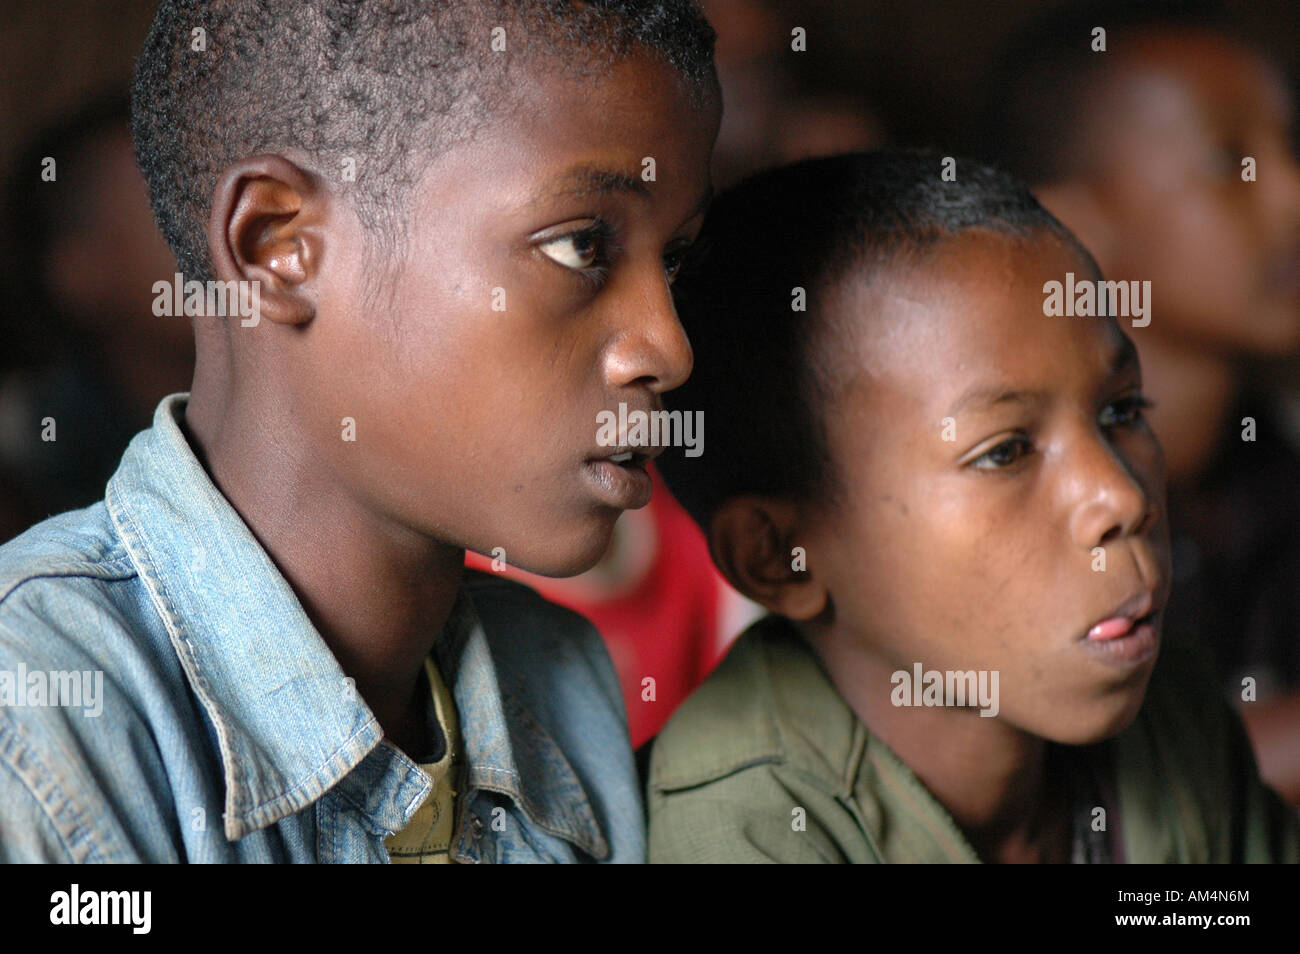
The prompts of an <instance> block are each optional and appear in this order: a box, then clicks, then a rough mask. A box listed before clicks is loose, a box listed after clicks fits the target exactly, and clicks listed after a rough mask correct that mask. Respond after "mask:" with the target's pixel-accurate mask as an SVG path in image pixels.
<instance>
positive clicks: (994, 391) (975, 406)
mask: <svg viewBox="0 0 1300 954" xmlns="http://www.w3.org/2000/svg"><path fill="white" fill-rule="evenodd" d="M1047 396H1048V395H1047V392H1046V391H1016V390H1011V389H1008V388H1005V387H1002V386H998V385H994V386H992V387H989V386H988V385H976V386H974V387H972V388H970V389H968V390H967V391H966V392H965V393H964V394H962V396H961V397H959V398H958V399H957V403H956V404H954V405H953V406H952V407H951V408H950V409H949V411H948V414H947V416H948V417H956V416H957V415H958V414H959V413H960V412H961V411H962V410H964V409H966V408H968V407H969V408H970V409H971V410H974V411H987V410H989V409H990V408H994V407H997V406H998V405H999V404H1041V403H1043V402H1045V401H1046V400H1047Z"/></svg>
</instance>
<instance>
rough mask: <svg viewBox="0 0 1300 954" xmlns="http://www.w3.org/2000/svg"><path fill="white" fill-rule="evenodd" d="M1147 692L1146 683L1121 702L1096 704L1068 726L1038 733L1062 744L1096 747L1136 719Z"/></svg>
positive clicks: (1109, 701)
mask: <svg viewBox="0 0 1300 954" xmlns="http://www.w3.org/2000/svg"><path fill="white" fill-rule="evenodd" d="M1145 689H1146V686H1145V684H1144V685H1143V687H1142V690H1143V691H1141V692H1137V691H1134V692H1133V693H1132V695H1130V696H1127V697H1125V698H1124V699H1122V700H1119V699H1117V700H1107V702H1106V703H1099V704H1097V705H1094V706H1092V707H1090V708H1089V710H1088V711H1087V712H1085V713H1080V714H1079V716H1078V718H1076V719H1073V720H1071V721H1070V722H1069V723H1067V724H1065V725H1056V726H1052V727H1050V728H1049V729H1048V730H1047V731H1044V732H1040V733H1037V734H1039V735H1042V736H1043V737H1044V738H1046V739H1050V740H1051V741H1053V742H1058V743H1060V744H1061V745H1095V744H1097V743H1098V742H1105V741H1106V740H1107V739H1113V738H1114V737H1115V736H1117V735H1119V734H1120V733H1121V732H1123V731H1124V730H1125V729H1127V728H1128V727H1129V726H1130V725H1132V724H1133V720H1134V719H1136V718H1137V714H1138V712H1139V711H1140V710H1141V708H1142V702H1143V700H1144V699H1145V697H1146V692H1145Z"/></svg>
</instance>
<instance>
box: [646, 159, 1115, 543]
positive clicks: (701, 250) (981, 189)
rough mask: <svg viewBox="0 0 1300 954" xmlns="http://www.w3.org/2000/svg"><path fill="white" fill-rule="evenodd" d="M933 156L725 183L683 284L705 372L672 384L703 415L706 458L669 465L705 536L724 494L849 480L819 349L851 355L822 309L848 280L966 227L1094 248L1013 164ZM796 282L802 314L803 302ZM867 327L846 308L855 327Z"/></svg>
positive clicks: (813, 164) (680, 399)
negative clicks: (949, 175) (842, 468)
mask: <svg viewBox="0 0 1300 954" xmlns="http://www.w3.org/2000/svg"><path fill="white" fill-rule="evenodd" d="M944 168H945V164H944V157H943V156H941V155H940V154H939V153H937V152H928V151H915V150H906V151H901V150H887V151H881V152H871V153H857V154H850V155H843V156H832V157H830V158H823V159H812V160H808V161H805V162H800V163H796V164H794V165H790V166H785V167H782V168H779V169H774V170H770V171H767V172H762V173H759V174H758V175H756V176H754V177H752V178H750V179H747V180H745V181H744V182H742V183H741V184H739V185H737V186H735V187H734V188H732V189H729V190H727V191H725V192H723V193H722V194H721V195H720V196H719V197H718V198H717V199H716V200H715V202H714V204H713V206H712V208H711V209H710V210H709V213H708V215H707V217H706V219H705V222H704V226H703V228H702V230H701V233H700V238H699V240H698V242H697V243H696V245H695V246H694V248H693V250H692V255H691V257H690V261H689V264H688V265H687V266H686V267H685V268H684V269H683V270H682V272H681V273H680V275H679V277H678V279H677V282H676V285H675V286H674V297H675V299H676V304H677V309H678V316H679V317H680V319H681V322H682V325H683V326H684V328H685V329H686V334H687V336H688V337H689V338H690V341H691V345H692V347H693V349H694V352H695V369H694V371H693V373H692V374H691V377H690V379H689V380H688V381H687V382H686V383H685V384H684V385H683V386H682V387H681V388H679V389H677V390H675V391H671V392H669V393H667V394H666V395H665V396H664V397H665V404H666V406H667V407H668V408H669V409H671V410H681V411H684V412H695V411H703V412H704V426H705V433H706V435H707V440H706V441H705V442H704V453H703V454H701V455H700V456H698V457H693V458H692V457H686V456H684V454H683V452H682V450H681V449H679V448H669V449H667V450H665V451H664V453H663V454H662V455H661V456H660V457H659V459H658V466H659V468H660V471H661V472H662V474H663V475H664V478H665V479H666V480H667V481H668V484H669V486H670V488H671V489H672V491H673V493H674V494H675V495H676V497H677V499H678V500H679V501H680V502H681V504H682V506H684V507H685V508H686V510H687V511H688V512H689V513H690V514H691V516H692V517H693V518H694V519H695V521H696V522H697V523H699V524H700V526H701V527H702V528H703V529H704V530H705V531H706V532H707V530H708V527H709V522H710V521H711V519H712V517H713V515H714V514H715V513H716V512H717V510H718V508H719V507H721V505H722V504H723V503H724V502H726V501H727V500H729V499H731V498H733V497H737V496H741V495H745V494H756V495H762V496H770V497H776V498H780V499H786V500H791V501H811V500H820V501H823V502H824V501H827V500H831V499H834V497H835V496H836V493H837V491H838V490H839V489H840V488H839V487H838V484H837V482H836V480H835V474H834V470H833V467H832V466H831V462H832V458H831V456H830V448H829V446H828V442H827V437H826V430H825V427H824V425H823V414H822V412H823V410H824V408H825V406H826V404H827V402H828V399H829V397H830V387H829V384H830V382H829V380H828V379H829V377H830V376H829V375H828V374H827V373H826V372H825V371H824V370H823V368H822V365H823V363H824V357H825V356H830V355H831V354H833V353H834V352H840V351H845V350H848V349H849V348H850V347H851V345H850V343H849V340H848V336H850V335H851V334H853V329H852V328H847V327H839V326H838V324H839V323H838V322H836V323H832V322H831V321H828V320H827V316H826V315H825V314H823V309H821V308H819V305H818V303H819V301H820V300H821V299H822V298H823V296H824V294H825V293H826V292H827V291H828V290H830V289H833V288H834V287H835V285H836V283H838V282H840V281H841V280H843V279H844V278H846V277H847V276H849V275H850V274H853V275H855V276H857V275H867V276H869V275H870V274H874V273H877V272H878V271H880V270H882V269H886V268H888V267H890V266H891V265H897V264H901V263H903V262H904V261H915V260H917V259H918V258H919V257H920V256H922V255H923V254H924V253H925V252H927V251H928V250H930V249H932V248H934V247H935V246H937V245H939V244H940V243H942V242H943V241H945V240H946V239H949V238H952V237H954V236H956V235H958V234H959V233H964V232H967V231H970V230H975V229H979V230H985V231H988V232H991V233H995V234H997V235H1003V236H1012V237H1016V238H1031V237H1033V236H1035V235H1040V234H1043V233H1050V234H1053V235H1055V236H1056V237H1057V238H1058V239H1060V240H1062V241H1063V242H1065V243H1066V244H1067V245H1068V246H1070V247H1073V248H1075V249H1077V250H1078V252H1079V255H1080V258H1081V259H1082V260H1083V262H1084V263H1085V264H1086V265H1087V266H1088V267H1089V268H1091V269H1093V270H1095V269H1096V266H1095V263H1093V261H1092V258H1091V256H1089V255H1088V253H1087V252H1086V251H1085V250H1084V249H1083V248H1082V246H1080V245H1079V244H1078V242H1077V240H1076V239H1075V238H1074V236H1073V235H1071V234H1070V233H1069V232H1068V231H1067V230H1066V229H1065V227H1064V226H1063V225H1061V224H1060V223H1059V222H1058V221H1057V220H1056V219H1055V218H1053V217H1052V215H1051V214H1050V213H1048V212H1047V211H1046V210H1045V209H1044V208H1043V207H1042V206H1041V205H1039V204H1038V201H1037V200H1036V199H1035V198H1034V197H1033V195H1032V194H1030V192H1029V190H1028V189H1027V188H1026V187H1025V186H1024V185H1023V184H1021V183H1020V182H1019V181H1018V180H1016V179H1013V178H1012V177H1011V176H1009V175H1007V174H1006V173H1005V172H1001V171H999V170H996V169H993V168H991V167H988V166H984V165H981V164H979V163H976V162H973V161H970V160H966V159H955V166H954V167H953V168H954V171H955V181H946V180H945V178H944V177H943V175H942V172H943V169H944ZM796 289H802V290H803V292H804V294H805V296H806V303H807V310H806V311H804V310H796V308H795V305H796V304H797V301H796V295H797V294H798V293H797V291H796ZM862 320H867V321H870V320H872V316H856V315H854V316H848V317H845V318H843V321H844V322H848V321H854V322H857V321H862Z"/></svg>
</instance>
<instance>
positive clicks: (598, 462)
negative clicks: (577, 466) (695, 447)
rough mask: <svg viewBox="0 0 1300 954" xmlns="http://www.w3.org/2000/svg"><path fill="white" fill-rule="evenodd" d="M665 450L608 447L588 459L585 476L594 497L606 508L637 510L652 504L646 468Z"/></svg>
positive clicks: (651, 485)
mask: <svg viewBox="0 0 1300 954" xmlns="http://www.w3.org/2000/svg"><path fill="white" fill-rule="evenodd" d="M662 450H663V448H662V447H635V448H634V447H629V446H621V447H606V448H603V453H601V454H600V455H599V456H595V457H590V458H588V459H587V460H586V461H585V462H584V465H583V475H584V477H585V478H586V480H587V483H588V486H589V488H590V489H591V491H592V493H593V496H594V497H595V498H596V499H597V500H598V501H600V502H601V503H602V504H604V505H605V506H607V507H614V508H615V509H618V510H637V509H639V508H641V507H644V506H645V505H646V504H648V503H649V502H650V496H651V493H652V491H653V489H654V488H653V484H652V483H651V480H650V474H649V473H648V472H647V471H646V469H645V466H646V463H647V462H648V461H651V460H653V459H654V458H655V457H657V456H658V455H659V454H660V452H661V451H662Z"/></svg>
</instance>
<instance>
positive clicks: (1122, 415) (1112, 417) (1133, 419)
mask: <svg viewBox="0 0 1300 954" xmlns="http://www.w3.org/2000/svg"><path fill="white" fill-rule="evenodd" d="M1149 407H1151V402H1150V401H1148V400H1147V399H1146V398H1145V397H1144V396H1143V395H1141V394H1135V395H1133V396H1132V397H1127V398H1124V399H1123V400H1120V401H1115V402H1113V403H1111V404H1107V405H1106V406H1105V407H1104V408H1102V409H1101V414H1100V416H1099V417H1098V418H1097V422H1098V423H1099V424H1101V426H1102V427H1105V428H1112V427H1127V426H1129V425H1132V424H1136V423H1137V422H1138V421H1140V420H1142V416H1143V415H1142V412H1143V411H1144V410H1146V409H1147V408H1149Z"/></svg>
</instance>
